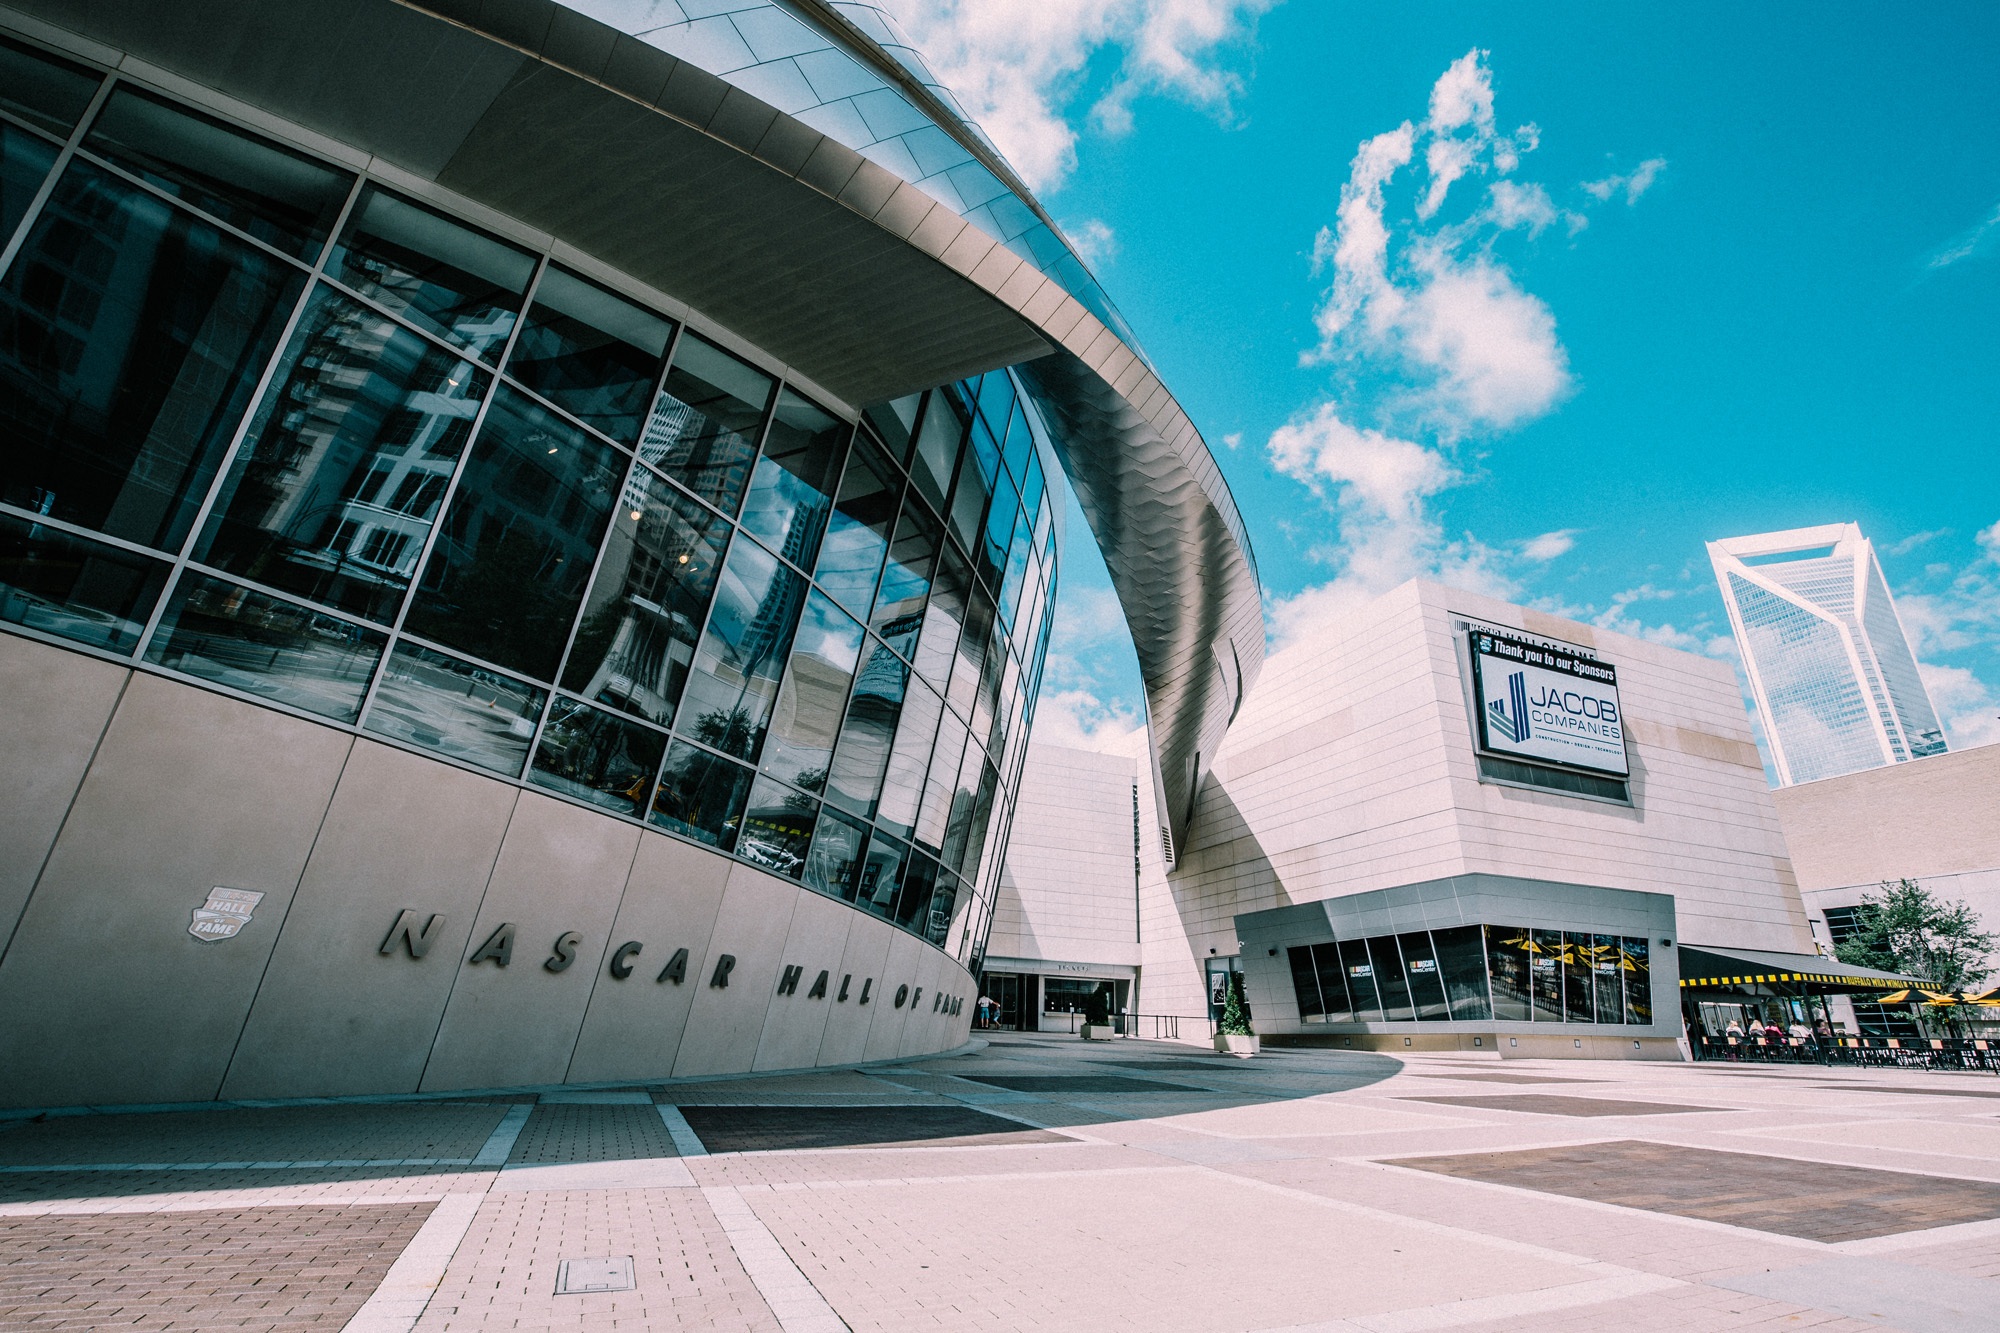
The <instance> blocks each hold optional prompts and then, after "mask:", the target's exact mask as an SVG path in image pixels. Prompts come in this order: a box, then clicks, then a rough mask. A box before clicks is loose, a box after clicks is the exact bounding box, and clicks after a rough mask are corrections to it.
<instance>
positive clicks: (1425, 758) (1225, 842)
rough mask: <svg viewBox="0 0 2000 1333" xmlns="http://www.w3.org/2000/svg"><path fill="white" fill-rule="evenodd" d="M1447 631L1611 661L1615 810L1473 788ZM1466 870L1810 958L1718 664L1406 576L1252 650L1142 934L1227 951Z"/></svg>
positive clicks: (1476, 781)
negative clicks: (1266, 931) (1613, 898)
mask: <svg viewBox="0 0 2000 1333" xmlns="http://www.w3.org/2000/svg"><path fill="white" fill-rule="evenodd" d="M1461 618H1462V619H1471V620H1477V621H1482V622H1485V623H1488V624H1492V625H1494V626H1497V627H1513V628H1515V629H1518V630H1521V631H1524V632H1526V633H1528V634H1531V635H1538V636H1542V637H1547V638H1553V639H1559V640H1563V641H1566V642H1570V643H1576V644H1581V645H1583V646H1585V647H1590V648H1594V649H1595V650H1596V652H1597V653H1598V655H1599V656H1600V657H1601V658H1603V659H1604V660H1606V661H1608V662H1611V663H1612V664H1613V665H1615V666H1616V667H1617V669H1618V678H1619V690H1620V696H1621V699H1622V701H1623V707H1624V712H1625V715H1626V719H1627V732H1628V736H1629V743H1628V753H1629V754H1630V756H1631V761H1632V781H1631V788H1632V795H1633V804H1632V805H1631V806H1624V805H1615V804H1610V803H1606V802H1601V801H1593V800H1586V799H1581V798H1578V797H1574V796H1567V795H1559V794H1555V793H1551V792H1542V791H1531V790H1524V789H1520V788H1515V787H1509V786H1501V785H1497V784H1494V783H1490V782H1482V781H1481V780H1480V776H1479V770H1478V766H1477V761H1476V758H1475V753H1474V745H1473V733H1472V719H1471V716H1470V711H1469V704H1468V700H1467V698H1466V695H1465V692H1464V687H1463V685H1462V683H1461V682H1462V671H1461V667H1460V657H1461V656H1462V654H1463V647H1462V644H1461V642H1460V640H1459V637H1458V636H1457V635H1456V634H1455V633H1454V629H1453V623H1454V620H1455V619H1461ZM1482 872H1483V873H1489V874H1498V875H1510V876H1517V877H1521V878H1526V879H1539V880H1548V881H1554V882H1558V883H1572V884H1586V885H1597V886H1602V887H1606V888H1622V889H1634V890H1640V891H1648V892H1659V893H1671V894H1672V895H1673V896H1674V898H1675V901H1676V904H1677V909H1678V914H1679V919H1680V930H1681V932H1682V933H1683V934H1684V935H1685V937H1686V938H1687V940H1688V942H1690V943H1707V944H1714V945H1735V946H1737V947H1741V948H1755V949H1772V950H1780V951H1790V952H1810V951H1811V949H1812V944H1811V935H1810V932H1809V928H1808V926H1807V923H1806V915H1805V911H1804V908H1803V906H1802V904H1801V902H1800V899H1799V895H1798V890H1797V886H1796V883H1795V881H1794V879H1793V874H1792V870H1791V865H1790V862H1789V860H1788V858H1787V856H1786V849H1785V843H1784V839H1783V836H1782V834H1781V833H1780V830H1779V825H1778V817H1777V811H1776V808H1775V807H1774V806H1773V804H1772V802H1771V797H1770V794H1769V792H1768V790H1767V789H1766V786H1765V782H1764V777H1763V769H1762V765H1761V763H1760V761H1759V759H1758V756H1757V751H1756V747H1755V744H1754V743H1753V741H1752V739H1751V735H1750V731H1749V726H1748V722H1747V719H1746V718H1745V716H1744V713H1743V708H1742V703H1741V698H1740V695H1739V693H1738V690H1737V687H1736V683H1735V680H1734V678H1733V677H1732V675H1731V673H1730V669H1729V667H1728V666H1727V665H1725V664H1723V663H1720V662H1713V661H1710V660H1708V659H1706V658H1701V657H1697V656H1695V655H1693V654H1690V653H1683V652H1677V651H1674V650H1671V649H1666V648H1662V647H1659V646H1657V645H1654V644H1651V643H1647V642H1644V641H1643V640H1639V639H1634V638H1630V637H1627V636H1624V635H1618V634H1611V633H1607V632H1605V631H1602V630H1595V629H1592V628H1591V627H1589V626H1585V625H1582V624H1578V623H1576V622H1573V621H1568V620H1562V619H1560V618H1557V617H1554V616H1549V615H1545V614H1543V613H1540V612H1535V611H1531V610H1527V609H1525V608H1521V607H1516V606H1512V605H1509V604H1507V603H1504V602H1500V601H1497V600H1494V599H1492V598H1488V597H1481V596H1477V595H1474V594H1470V593H1463V592H1459V591H1456V590H1453V589H1448V588H1444V587H1441V586H1439V585H1436V584H1430V583H1424V582H1412V583H1408V584H1405V585H1403V586H1402V587H1400V588H1398V589H1396V590H1395V591H1393V592H1391V593H1388V594H1387V595H1385V596H1383V597H1381V598H1379V599H1377V600H1376V601H1375V602H1373V603H1371V604H1369V605H1368V606H1367V607H1365V608H1362V609H1361V610H1360V611H1358V612H1357V613H1356V614H1355V616H1354V617H1353V618H1352V619H1351V620H1349V621H1348V622H1347V623H1345V624H1343V625H1342V626H1341V628H1340V630H1339V632H1338V633H1327V634H1324V635H1322V636H1320V637H1318V638H1315V639H1312V640H1309V641H1305V642H1301V643H1296V644H1293V645H1291V646H1289V647H1287V648H1285V649H1283V650H1281V651H1280V652H1277V653H1275V654H1273V655H1272V657H1271V658H1270V660H1269V661H1268V663H1267V664H1266V666H1265V669H1264V675H1263V678H1262V680H1261V681H1259V683H1258V686H1257V689H1256V691H1255V693H1254V694H1253V695H1252V696H1251V698H1250V699H1249V700H1248V701H1247V702H1246V703H1245V705H1244V707H1243V712H1242V715H1241V716H1240V717H1239V718H1238V719H1237V722H1236V725H1235V727H1234V729H1233V730H1232V731H1231V732H1230V736H1229V740H1228V741H1227V743H1225V745H1224V746H1223V748H1222V751H1221V752H1220V754H1219V755H1218V756H1217V758H1216V763H1215V769H1214V778H1213V780H1212V781H1211V782H1210V783H1209V784H1208V785H1207V786H1206V787H1205V788H1204V789H1203V791H1202V794H1201V807H1200V813H1199V816H1198V818H1197V821H1196V824H1195V836H1194V838H1193V839H1191V841H1190V844H1189V845H1188V846H1187V847H1186V848H1184V849H1183V853H1182V857H1181V860H1180V863H1179V864H1178V865H1177V866H1176V867H1175V868H1174V870H1173V872H1172V874H1171V875H1169V876H1167V882H1166V885H1165V890H1166V891H1165V892H1164V893H1162V892H1159V891H1158V890H1157V889H1156V890H1155V892H1153V893H1152V894H1150V895H1147V896H1146V897H1145V899H1144V901H1145V902H1146V903H1147V904H1148V906H1149V910H1148V912H1147V914H1146V916H1145V919H1144V920H1143V922H1142V932H1143V934H1144V935H1145V937H1146V938H1147V939H1148V940H1151V939H1154V938H1161V939H1165V938H1170V937H1172V936H1173V934H1174V933H1175V932H1176V931H1178V932H1179V933H1180V934H1181V935H1182V936H1184V938H1185V939H1186V941H1187V945H1188V948H1189V952H1190V954H1191V956H1192V957H1193V958H1195V959H1197V960H1198V959H1200V958H1201V957H1204V956H1206V955H1207V954H1208V953H1209V951H1210V950H1215V951H1216V952H1217V953H1219V954H1221V955H1228V954H1233V953H1235V952H1236V951H1237V940H1236V933H1235V926H1234V921H1235V918H1236V916H1237V914H1239V913H1245V912H1255V911H1262V910H1268V909H1272V908H1278V907H1284V906H1288V905H1290V904H1292V903H1297V902H1307V901H1313V900H1317V899H1324V898H1330V897H1336V896H1340V895H1344V894H1351V893H1359V892H1365V891H1368V890H1371V889H1380V888H1388V887H1392V886H1395V885H1399V884H1408V883H1413V882H1417V881H1422V880H1431V879H1441V878H1446V877H1449V876H1453V875H1464V874H1475V873H1482ZM1161 906H1165V907H1166V908H1167V909H1168V911H1169V914H1170V915H1169V918H1168V919H1167V920H1163V921H1162V920H1157V919H1156V918H1157V916H1158V908H1159V907H1161ZM1147 957H1148V962H1149V963H1150V962H1151V961H1152V952H1151V951H1150V950H1148V955H1147Z"/></svg>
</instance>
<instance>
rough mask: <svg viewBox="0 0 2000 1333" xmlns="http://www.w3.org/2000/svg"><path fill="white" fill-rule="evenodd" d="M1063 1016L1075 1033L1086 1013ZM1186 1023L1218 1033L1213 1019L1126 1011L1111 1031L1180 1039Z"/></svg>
mask: <svg viewBox="0 0 2000 1333" xmlns="http://www.w3.org/2000/svg"><path fill="white" fill-rule="evenodd" d="M1054 1017H1057V1015H1055V1014H1046V1013H1045V1014H1041V1015H1039V1018H1040V1019H1041V1022H1042V1024H1046V1023H1047V1022H1048V1020H1049V1019H1051V1018H1054ZM1061 1017H1062V1018H1064V1019H1066V1020H1067V1030H1068V1031H1069V1033H1070V1034H1071V1035H1072V1036H1074V1035H1075V1034H1076V1032H1077V1029H1079V1028H1080V1027H1082V1026H1083V1015H1082V1014H1080V1013H1077V1012H1076V1011H1074V1010H1071V1011H1070V1012H1068V1013H1065V1014H1062V1015H1061ZM1183 1023H1191V1024H1193V1025H1194V1027H1193V1028H1191V1029H1190V1032H1191V1033H1192V1032H1198V1031H1200V1030H1201V1029H1202V1028H1203V1027H1206V1028H1207V1033H1206V1034H1205V1035H1207V1036H1214V1035H1215V1022H1214V1020H1213V1019H1210V1018H1206V1017H1202V1018H1195V1017H1191V1016H1189V1015H1187V1014H1132V1013H1123V1012H1120V1013H1114V1014H1112V1015H1111V1034H1112V1035H1113V1036H1114V1037H1137V1038H1139V1039H1141V1040H1143V1041H1179V1040H1181V1024H1183ZM972 1030H973V1032H974V1033H975V1034H976V1033H980V1032H1030V1033H1032V1032H1047V1031H1048V1030H1049V1029H1048V1028H1047V1027H1046V1026H1037V1027H1032V1028H1010V1027H1001V1026H997V1025H996V1026H994V1027H987V1028H982V1027H979V1026H978V1025H977V1024H976V1023H975V1024H974V1026H973V1029H972Z"/></svg>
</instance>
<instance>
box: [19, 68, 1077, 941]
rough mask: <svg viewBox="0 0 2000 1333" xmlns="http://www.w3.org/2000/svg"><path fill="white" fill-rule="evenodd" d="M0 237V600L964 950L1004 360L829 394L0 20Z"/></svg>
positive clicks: (1045, 543)
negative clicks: (870, 391) (10, 38)
mask: <svg viewBox="0 0 2000 1333" xmlns="http://www.w3.org/2000/svg"><path fill="white" fill-rule="evenodd" d="M0 246H4V248H3V249H0V264H4V267H0V622H4V623H6V624H9V625H11V626H14V627H18V628H20V629H24V630H26V631H28V632H30V633H32V634H36V635H40V636H46V637H49V638H53V639H56V640H60V641H64V642H68V643H72V644H80V645H85V646H87V647H88V648H90V649H92V650H95V651H98V652H101V653H106V654H112V655H116V656H120V657H125V658H129V659H132V660H134V661H135V662H136V663H137V664H140V665H142V666H143V667H144V668H146V669H149V670H155V671H159V672H161V673H163V674H169V675H175V676H179V677H183V678H187V679H190V680H193V681H196V682H199V683H202V684H203V685H206V686H208V687H211V688H216V689H220V690H223V691H227V692H230V693H234V694H238V695H241V696H244V697H246V698H250V699H253V700H257V701H260V702H263V703H266V704H270V705H273V706H276V707H280V708H283V709H286V710H289V711H293V712H296V713H300V714H303V715H306V716H310V717H312V718H315V719H317V720H320V721H322V722H326V723H328V724H331V725H336V726H341V727H346V728H350V729H353V730H356V731H359V732H363V733H366V734H369V735H372V736H376V737H380V738H384V739H387V740H389V741H392V742H394V743H397V744H400V745H405V746H410V747H413V748H416V749H419V750H422V751H425V752H427V753H430V754H433V755H437V756H440V757H442V758H445V759H447V760H450V761H452V762H455V763H459V764H463V765H466V766H469V767H472V768H476V769H479V770H481V771H484V772H487V773H490V774H493V775H496V776H499V777H502V778H504V779H507V780H511V781H515V782H521V783H525V784H529V785H533V786H535V787H537V788H539V789H542V790H545V791H548V792H550V793H552V794H554V795H556V796H559V797H561V798H564V799H567V800H571V801H575V802H578V803H580V804H583V805H587V806H590V807H592V808H594V809H597V810H600V811H603V812H605V813H607V814H610V815H613V816H616V817H620V818H624V819H628V820H632V821H635V822H642V823H645V824H647V825H649V826H651V827H654V828H656V829H660V830H663V831H665V832H668V833H671V834H673V835H675V836H678V837H682V838H687V839H691V840H693V841H696V842H699V843H701V844H703V845H706V846H708V847H711V848H713V849H715V850H716V851H719V852H724V853H728V854H731V855H734V856H736V857H739V858H741V859H743V860H745V861H748V862H750V863H752V864H754V865H757V866H760V867H762V868H764V869H766V870H768V871H770V872H772V873H774V874H778V875H783V876H786V877H789V878H792V879H795V880H799V881H801V882H802V883H804V884H806V885H808V886H810V887H811V888H813V889H815V890H817V891H819V892H821V893H825V894H828V895H830V896H833V897H836V898H840V899H842V900H843V901H846V902H848V903H851V904H853V905H854V906H855V907H856V908H858V909H860V910H862V911H866V912H871V913H874V914H876V915H878V916H882V917H884V918H886V919H888V920H890V921H892V922H894V923H895V924H896V925H898V926H900V927H902V928H903V929H905V930H908V931H911V932H913V933H915V934H917V935H920V936H922V937H923V938H925V939H927V940H929V941H930V942H932V943H933V944H936V945H938V946H939V947H941V948H944V949H945V950H947V951H948V952H951V953H952V954H953V955H954V956H956V957H958V958H960V959H967V958H969V957H970V956H971V955H972V953H973V951H974V950H975V949H976V948H978V947H979V945H980V943H981V941H982V940H983V937H984V932H985V929H986V925H987V922H988V921H989V919H990V916H991V907H992V896H993V885H994V883H995V881H996V879H997V870H998V867H997V861H998V859H999V856H998V848H999V843H1000V841H1001V839H1000V837H999V836H998V833H999V830H1001V829H1002V828H1003V827H1004V824H1005V821H1006V817H1007V812H1008V809H1009V807H1010V805H1011V802H1012V797H1013V790H1014V783H1015V780H1016V778H1017V777H1018V774H1019V770H1020V762H1021V759H1022V756H1023V754H1024V752H1025V746H1026V734H1027V724H1028V720H1029V718H1030V716H1031V714H1032V712H1033V706H1034V694H1035V688H1036V685H1037V684H1038V681H1039V675H1040V669H1041V664H1042V659H1043V655H1044V652H1045V650H1046V648H1047V642H1048V634H1049V625H1050V617H1051V614H1052V601H1053V595H1054V584H1055V572H1056V571H1055V560H1056V554H1055V534H1054V514H1053V511H1052V508H1051V506H1052V505H1053V504H1054V503H1056V501H1054V500H1052V499H1051V498H1050V497H1049V496H1048V494H1047V491H1048V485H1047V478H1046V476H1045V474H1044V470H1043V467H1044V465H1043V462H1042V459H1043V458H1044V457H1045V456H1053V455H1052V454H1049V452H1048V444H1047V440H1046V436H1045V434H1044V432H1043V427H1042V425H1041V422H1040V420H1039V418H1038V417H1037V416H1036V414H1035V411H1034V409H1033V407H1032V406H1031V405H1030V404H1029V403H1028V402H1027V400H1026V399H1025V398H1024V397H1023V396H1022V395H1021V393H1020V390H1019V385H1018V383H1017V381H1015V380H1014V378H1013V377H1012V376H1011V374H1009V373H1008V372H1006V371H997V372H994V373H992V374H989V375H986V376H984V377H983V378H981V379H977V380H971V381H966V382H963V383H959V384H953V385H944V386H940V387H938V388H935V389H932V390H930V391H928V392H926V393H921V394H915V395H912V396H911V397H909V398H907V399H904V400H901V401H898V402H894V403H885V404H879V405H876V406H873V407H869V408H867V409H865V410H864V411H863V413H862V414H861V419H860V420H859V421H858V422H850V421H848V420H846V419H844V418H843V417H841V416H840V415H838V414H836V413H835V412H833V411H831V410H829V409H828V408H827V407H825V406H823V405H822V404H820V403H817V402H815V401H814V400H813V398H812V395H811V394H810V393H809V392H808V391H806V390H805V389H803V388H801V387H797V386H793V385H791V384H788V383H786V382H785V381H784V380H783V379H782V378H781V377H780V376H778V375H776V374H774V373H772V372H770V371H768V370H766V369H764V368H763V367H761V366H759V365H756V364H754V363H753V362H752V361H750V360H748V359H745V358H744V357H742V356H739V355H737V354H736V353H735V352H733V351H731V350H729V349H727V348H725V347H723V346H721V345H720V343H719V342H718V341H716V340H714V339H711V338H708V337H704V336H703V335H702V334H700V333H697V332H695V331H693V330H691V329H688V328H685V327H683V326H682V325H681V323H680V322H679V321H677V320H676V319H674V318H672V317H671V316H669V315H668V314H666V313H664V312H662V311H660V310H657V309H654V308H652V307H650V306H649V305H647V304H646V303H645V302H644V301H642V300H635V299H633V298H632V297H631V296H629V295H626V294H623V293H620V292H618V291H615V290H613V289H612V288H611V287H610V286H607V285H605V284H604V283H602V282H599V281H597V280H596V279H594V278H592V277H591V276H588V275H586V274H583V273H580V272H575V271H572V270H570V269H567V268H564V267H561V266H559V265H557V264H555V263H553V262H552V261H551V260H550V259H549V257H548V256H547V254H546V253H542V252H538V251H536V250H535V249H533V248H530V247H526V246H523V245H521V244H518V243H516V242H515V241H513V240H511V239H509V238H507V237H503V236H499V235H495V234H492V233H490V232H488V231H485V230H482V229H480V228H477V227H474V226H471V225H469V224H468V223H465V222H463V221H461V220H459V219H458V218H456V217H454V216H452V215H451V214H450V213H449V212H448V211H446V210H443V209H440V208H439V207H438V206H437V205H436V203H435V202H434V201H426V200H418V199H413V198H407V197H405V196H403V195H401V194H398V193H396V192H395V191H393V190H391V189H389V188H387V187H385V186H382V185H379V184H377V183H374V182H372V181H370V180H368V179H367V178H365V177H357V176H356V175H355V174H353V173H351V172H348V171H345V170H342V169H340V168H338V167H335V166H333V165H331V164H328V163H325V162H322V161H320V160H318V159H316V158H313V157H311V156H309V155H307V154H305V153H301V152H299V151H297V150H295V149H294V148H292V147H290V146H287V145H284V144H280V143H277V142H274V141H272V140H270V139H268V138H266V137H263V136H261V135H258V134H254V133H251V132H249V131H247V130H244V129H242V128H240V127H237V126H234V125H231V124H229V123H226V122H224V121H222V120H219V119H216V118H214V117H212V116H209V115H207V114H205V113H201V112H197V111H195V110H193V109H191V108H189V107H186V106H182V105H179V104H177V103H174V102H172V101H169V100H166V99H163V98H160V97H158V96H156V95H154V94H153V93H151V92H149V91H146V90H143V89H140V88H137V87H135V86H132V85H129V84H127V83H125V82H123V81H116V82H112V83H110V84H109V85H108V86H107V83H106V80H105V76H104V75H103V74H102V73H101V72H99V71H96V70H92V69H88V68H85V67H84V66H82V65H80V64H77V63H75V62H72V61H69V60H66V59H62V58H59V57H57V56H55V55H52V54H50V53H47V52H43V51H39V50H35V49H31V48H29V47H27V46H25V45H19V44H15V43H11V42H6V41H4V40H0Z"/></svg>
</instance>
